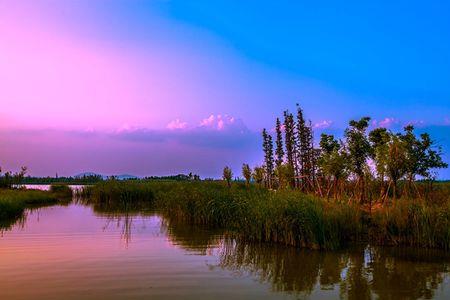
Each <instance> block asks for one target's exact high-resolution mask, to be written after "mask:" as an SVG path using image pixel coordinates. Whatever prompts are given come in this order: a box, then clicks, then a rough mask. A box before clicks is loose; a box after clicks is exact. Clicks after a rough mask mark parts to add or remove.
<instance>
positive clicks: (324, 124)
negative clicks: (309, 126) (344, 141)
mask: <svg viewBox="0 0 450 300" xmlns="http://www.w3.org/2000/svg"><path fill="white" fill-rule="evenodd" d="M332 124H333V121H330V120H323V121H320V122H317V123H314V126H313V127H314V128H320V129H324V128H328V127H330V126H331V125H332Z"/></svg>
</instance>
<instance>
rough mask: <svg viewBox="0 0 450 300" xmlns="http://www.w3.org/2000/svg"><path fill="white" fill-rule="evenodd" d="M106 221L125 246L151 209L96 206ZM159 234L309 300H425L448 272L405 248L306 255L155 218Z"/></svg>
mask: <svg viewBox="0 0 450 300" xmlns="http://www.w3.org/2000/svg"><path fill="white" fill-rule="evenodd" d="M94 211H95V212H96V213H98V214H102V215H104V216H107V219H108V221H107V222H116V224H117V226H122V238H124V239H125V241H126V242H127V243H129V242H130V241H131V235H132V232H133V230H134V229H135V228H134V227H133V218H134V217H137V216H149V215H155V214H157V213H156V212H154V211H152V210H151V208H149V207H145V206H139V205H137V204H135V205H134V206H133V207H129V206H128V207H119V206H114V207H99V206H94ZM160 224H161V229H160V230H161V232H162V233H163V234H165V235H167V237H168V240H169V241H170V242H171V243H172V244H173V245H175V246H177V247H180V248H183V249H184V250H186V251H189V252H191V253H193V254H198V255H206V254H209V255H217V257H218V259H219V263H218V266H219V267H221V268H222V269H224V270H228V271H231V272H232V273H233V274H237V275H248V274H249V275H251V276H253V277H255V278H257V279H258V280H259V281H261V282H264V283H268V284H270V286H271V288H272V290H273V291H275V292H284V293H290V294H295V295H304V296H308V295H311V293H312V292H313V291H317V290H319V291H321V292H324V293H326V291H327V290H334V291H338V293H339V296H340V298H342V299H372V298H379V299H419V298H425V299H429V298H432V297H433V296H434V295H435V291H436V290H437V289H438V288H439V287H440V286H441V284H442V283H443V281H444V279H445V278H446V277H447V276H448V272H449V263H448V262H449V261H450V260H449V258H450V256H449V255H448V254H447V253H445V252H443V251H437V250H436V251H432V250H424V249H408V248H378V247H366V246H360V247H353V248H349V249H345V250H342V251H333V252H330V251H328V252H325V251H311V250H302V249H297V248H293V247H285V246H281V245H273V244H264V243H249V242H246V241H245V240H242V239H240V238H236V237H235V236H234V237H233V235H231V234H229V233H227V232H224V231H222V230H211V229H208V228H206V227H199V226H195V225H192V224H189V223H186V222H185V221H183V220H179V219H177V218H176V216H167V215H166V216H164V217H161V223H160Z"/></svg>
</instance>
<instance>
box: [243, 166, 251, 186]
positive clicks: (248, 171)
mask: <svg viewBox="0 0 450 300" xmlns="http://www.w3.org/2000/svg"><path fill="white" fill-rule="evenodd" d="M242 176H244V178H245V183H246V184H247V186H249V185H250V180H251V179H252V169H250V166H249V165H248V164H243V165H242Z"/></svg>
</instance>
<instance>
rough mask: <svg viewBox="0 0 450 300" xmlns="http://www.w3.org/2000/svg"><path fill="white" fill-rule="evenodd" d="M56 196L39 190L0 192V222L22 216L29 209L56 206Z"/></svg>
mask: <svg viewBox="0 0 450 300" xmlns="http://www.w3.org/2000/svg"><path fill="white" fill-rule="evenodd" d="M57 202H58V199H57V197H56V196H55V195H53V194H52V193H49V192H45V191H38V190H21V189H19V190H3V189H1V190H0V220H6V219H13V218H17V217H19V216H21V215H22V214H23V212H24V210H25V208H27V207H33V206H34V207H35V206H39V205H50V204H56V203H57Z"/></svg>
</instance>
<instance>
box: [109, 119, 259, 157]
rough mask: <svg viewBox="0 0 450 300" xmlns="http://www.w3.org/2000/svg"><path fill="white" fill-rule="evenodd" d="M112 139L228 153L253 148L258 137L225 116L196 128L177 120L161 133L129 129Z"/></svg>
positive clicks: (118, 133)
mask: <svg viewBox="0 0 450 300" xmlns="http://www.w3.org/2000/svg"><path fill="white" fill-rule="evenodd" d="M178 129H183V130H178ZM111 136H112V137H113V138H119V139H126V140H130V141H136V142H147V143H151V142H171V143H178V144H183V145H191V146H201V147H207V148H227V149H230V148H242V147H245V146H246V145H250V144H251V145H255V144H257V141H258V134H256V133H253V132H251V131H250V130H249V129H248V128H247V127H246V126H245V124H244V123H243V122H242V120H240V119H237V118H235V117H232V116H228V115H210V116H209V117H207V118H205V119H203V120H202V121H201V122H200V123H199V125H198V126H195V127H188V126H187V123H186V122H181V121H180V120H179V119H176V120H174V121H172V122H170V123H169V124H168V125H167V127H166V129H163V130H155V129H149V128H128V129H126V130H123V129H122V130H120V131H116V132H114V133H113V134H112V135H111Z"/></svg>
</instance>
